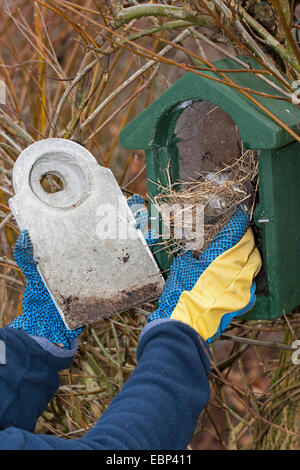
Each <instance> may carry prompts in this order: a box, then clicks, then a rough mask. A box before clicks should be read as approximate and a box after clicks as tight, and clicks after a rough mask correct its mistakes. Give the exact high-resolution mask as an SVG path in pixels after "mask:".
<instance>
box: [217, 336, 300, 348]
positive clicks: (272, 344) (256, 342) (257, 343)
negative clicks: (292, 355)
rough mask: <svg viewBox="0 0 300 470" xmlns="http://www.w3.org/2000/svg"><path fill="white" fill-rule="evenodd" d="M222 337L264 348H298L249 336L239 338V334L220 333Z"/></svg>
mask: <svg viewBox="0 0 300 470" xmlns="http://www.w3.org/2000/svg"><path fill="white" fill-rule="evenodd" d="M221 338H222V339H227V340H229V341H234V342H236V343H245V344H250V345H251V346H261V347H264V348H271V349H285V350H286V351H295V350H297V349H298V348H297V347H294V348H293V347H292V346H289V345H288V344H282V343H277V342H276V341H260V340H257V339H250V338H241V337H240V336H233V335H227V334H224V333H223V334H222V335H221Z"/></svg>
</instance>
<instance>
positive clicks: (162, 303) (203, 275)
mask: <svg viewBox="0 0 300 470" xmlns="http://www.w3.org/2000/svg"><path fill="white" fill-rule="evenodd" d="M260 268H261V259H260V255H259V252H258V250H257V248H255V243H254V237H253V233H252V230H251V228H248V217H247V216H246V215H245V213H244V211H243V209H242V208H240V207H239V208H238V209H237V211H236V212H235V214H234V215H233V216H232V218H231V219H230V221H229V222H228V223H227V224H226V225H225V226H224V227H223V229H222V230H221V231H220V232H219V233H218V234H217V235H216V236H215V238H214V239H213V240H212V242H211V243H210V245H209V247H208V248H207V249H206V250H205V251H204V252H203V253H202V254H201V255H200V256H199V257H198V259H195V258H194V257H193V255H192V252H191V251H187V252H185V253H183V254H181V255H179V256H177V257H176V259H175V261H174V262H173V265H172V267H171V270H170V273H169V277H168V279H167V281H166V284H165V286H164V289H163V292H162V294H161V296H160V299H159V302H158V308H157V310H156V311H155V312H153V313H152V314H151V315H150V316H149V317H148V320H147V321H148V322H150V321H152V320H156V319H160V318H171V319H175V320H179V321H182V322H184V323H186V324H188V325H189V326H191V327H192V328H194V329H195V330H196V331H197V332H198V333H199V334H200V336H201V337H202V338H203V339H204V340H205V341H206V342H207V343H211V342H212V341H214V340H215V339H217V338H218V336H220V334H221V333H222V332H223V331H224V330H225V329H226V328H227V327H228V325H229V323H230V321H231V320H232V318H234V317H236V316H239V315H243V314H244V313H246V312H247V311H249V310H250V309H251V308H252V307H253V306H254V304H255V301H256V296H255V283H254V281H253V279H254V277H255V276H256V274H257V273H258V271H259V270H260Z"/></svg>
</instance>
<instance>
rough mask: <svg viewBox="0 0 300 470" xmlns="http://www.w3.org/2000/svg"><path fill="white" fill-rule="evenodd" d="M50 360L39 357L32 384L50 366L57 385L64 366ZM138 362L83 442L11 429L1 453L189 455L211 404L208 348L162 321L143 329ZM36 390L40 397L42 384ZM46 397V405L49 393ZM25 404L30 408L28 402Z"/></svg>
mask: <svg viewBox="0 0 300 470" xmlns="http://www.w3.org/2000/svg"><path fill="white" fill-rule="evenodd" d="M24 336H25V335H24ZM23 340H24V341H25V338H23ZM25 342H26V341H25ZM31 342H32V341H31V340H30V343H31ZM32 346H33V345H32V344H30V347H32ZM23 347H24V343H23ZM30 347H27V348H26V354H29V358H28V360H30V357H31V354H32V355H33V356H35V355H36V354H37V353H38V348H39V346H36V347H35V346H34V348H33V349H30ZM40 349H41V348H40ZM24 352H25V351H24V350H23V353H21V354H23V355H24ZM47 354H48V355H49V353H46V352H45V354H44V352H42V351H40V355H38V354H37V357H36V359H35V360H36V361H37V362H35V363H34V364H32V365H34V366H35V367H36V366H38V367H37V371H36V372H35V376H34V377H29V380H31V379H32V378H35V379H36V378H37V376H39V377H40V378H42V375H43V378H44V379H45V378H46V374H41V373H40V372H39V371H41V366H42V368H43V367H44V366H46V368H47V369H48V368H49V366H50V363H51V366H50V368H49V371H50V369H51V368H52V370H51V373H50V375H51V377H52V380H53V383H55V384H56V380H55V376H56V375H57V369H58V365H59V360H58V359H55V358H52V359H51V358H49V357H47ZM137 359H138V366H137V368H136V369H135V371H134V372H133V373H132V375H131V377H130V379H129V380H128V381H127V383H126V384H125V385H124V387H123V389H122V391H121V392H120V393H119V394H118V395H117V396H116V397H115V398H114V400H113V401H112V402H111V404H110V406H109V408H108V409H107V411H106V412H105V413H104V414H103V415H102V417H101V418H100V420H99V421H98V422H97V424H96V425H95V427H94V428H93V429H92V430H90V431H89V432H87V433H86V434H85V436H84V437H82V438H79V439H74V440H66V439H63V438H57V437H54V436H47V435H35V434H33V433H31V432H28V431H25V430H21V429H17V428H15V427H11V428H7V429H6V430H4V431H0V449H70V450H71V449H74V450H75V449H127V450H128V449H160V450H161V449H185V448H186V446H187V444H188V442H189V441H190V439H191V438H192V436H193V432H194V429H195V426H196V424H197V419H198V417H199V414H200V412H201V410H202V409H203V408H204V406H205V405H206V403H207V401H208V398H209V383H208V372H209V360H208V352H207V348H206V345H205V344H204V342H203V341H201V339H200V337H199V335H198V334H197V333H196V332H195V331H194V330H193V329H192V328H190V327H189V326H187V325H185V324H183V323H182V322H178V321H176V320H157V321H155V322H153V323H151V324H149V325H147V326H146V328H145V329H144V331H143V333H142V335H141V339H140V341H139V346H138V349H137ZM39 373H40V375H39ZM47 380H49V379H47ZM48 383H50V382H48ZM36 385H37V387H36V392H37V394H38V387H39V386H42V384H41V383H40V382H39V379H38V380H37V381H36ZM30 387H32V384H31V385H30ZM33 389H35V387H33ZM31 390H32V388H31ZM43 393H44V398H45V399H46V397H47V392H46V391H45V392H43ZM24 400H25V401H23V405H24V406H25V408H26V406H27V402H28V396H27V397H24ZM43 404H44V402H43ZM31 411H33V410H31ZM38 411H39V410H38V409H37V410H36V416H37V414H38ZM30 419H31V418H30ZM26 429H27V428H26Z"/></svg>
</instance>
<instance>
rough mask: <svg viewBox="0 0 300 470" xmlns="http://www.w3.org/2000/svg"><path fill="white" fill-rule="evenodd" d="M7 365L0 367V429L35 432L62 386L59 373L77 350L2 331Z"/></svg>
mask: <svg viewBox="0 0 300 470" xmlns="http://www.w3.org/2000/svg"><path fill="white" fill-rule="evenodd" d="M0 340H1V341H3V342H4V344H5V350H6V354H5V355H6V364H2V365H0V429H5V428H7V427H9V426H16V427H18V428H21V429H26V430H28V431H33V430H34V427H35V423H36V420H37V418H38V417H39V416H40V415H41V414H42V413H43V411H44V410H45V408H46V406H47V404H48V402H49V401H50V400H51V398H52V396H53V395H54V394H55V392H56V390H57V388H58V386H59V377H58V372H59V371H60V370H62V369H67V368H69V367H70V365H71V363H72V359H73V354H74V350H75V349H73V350H62V349H61V348H59V347H57V346H55V345H53V344H51V343H50V342H49V341H48V340H46V339H45V338H43V339H42V338H39V341H40V344H41V345H42V346H41V345H40V344H39V343H38V342H37V341H36V340H35V339H33V338H31V337H30V336H29V335H27V334H26V333H24V332H23V331H22V330H15V329H13V328H10V327H6V328H2V329H0ZM50 351H51V352H50Z"/></svg>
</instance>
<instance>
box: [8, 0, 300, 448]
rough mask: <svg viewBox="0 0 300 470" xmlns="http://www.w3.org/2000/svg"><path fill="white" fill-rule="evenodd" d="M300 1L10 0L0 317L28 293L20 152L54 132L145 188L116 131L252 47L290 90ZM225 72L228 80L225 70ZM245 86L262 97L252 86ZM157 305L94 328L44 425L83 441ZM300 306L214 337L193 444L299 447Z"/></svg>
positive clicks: (137, 163) (266, 75)
mask: <svg viewBox="0 0 300 470" xmlns="http://www.w3.org/2000/svg"><path fill="white" fill-rule="evenodd" d="M297 3H298V2H296V1H293V0H291V1H290V0H271V1H255V0H246V1H238V0H211V1H208V0H190V1H185V2H180V1H178V2H176V1H174V2H173V1H167V0H166V1H161V2H156V1H153V2H151V3H142V2H138V1H136V0H130V1H128V2H127V1H115V0H107V1H104V0H81V1H79V0H74V1H69V0H47V2H46V1H45V2H43V1H41V0H3V2H2V8H1V10H0V74H1V79H2V80H4V81H5V83H6V103H5V104H2V105H0V326H4V325H5V324H7V323H9V322H10V321H11V320H12V319H13V318H14V316H15V315H16V314H20V313H21V301H22V295H23V290H24V278H23V276H22V275H21V273H20V271H19V269H18V268H17V267H16V265H15V263H14V261H13V254H12V248H13V245H14V243H15V240H16V237H17V234H18V227H17V225H16V223H15V221H14V219H13V217H12V215H11V213H10V210H9V207H8V199H9V198H10V197H11V196H12V195H13V187H12V182H11V173H12V167H13V164H14V161H15V160H16V158H17V157H18V155H19V154H20V152H21V151H22V150H23V149H24V148H26V147H27V146H28V145H29V144H31V143H32V142H34V141H36V140H39V139H43V138H47V137H49V136H50V137H63V138H68V139H72V140H75V141H76V142H79V143H81V144H82V145H84V146H85V147H86V148H88V149H89V150H90V151H91V152H92V153H93V155H94V156H95V157H96V158H97V160H98V162H99V163H100V164H101V165H104V166H107V167H110V168H111V169H112V171H113V172H114V175H115V177H116V178H117V180H118V182H119V184H120V186H121V187H122V188H123V189H124V190H126V191H128V192H129V193H130V192H138V193H140V194H143V195H146V193H147V186H146V173H145V160H144V154H143V152H139V151H137V152H128V151H125V150H124V149H122V148H121V147H120V145H119V134H120V131H121V130H122V129H123V128H124V126H125V125H126V124H127V123H128V122H129V121H130V120H131V119H132V118H133V117H134V116H136V115H137V114H139V113H140V112H141V111H142V110H143V109H144V108H146V107H147V106H148V105H149V104H150V103H151V102H152V101H153V100H155V99H156V98H157V97H158V96H160V95H161V93H163V92H164V91H165V90H166V89H167V88H168V87H169V86H170V85H171V84H172V83H174V81H175V80H177V79H178V78H179V77H180V76H181V75H182V74H183V73H185V72H186V71H194V73H197V74H199V75H201V74H205V70H207V68H209V69H211V68H213V69H215V67H214V65H213V63H212V62H213V61H214V60H216V59H220V58H223V57H231V58H232V57H235V56H237V55H239V56H243V59H239V63H240V66H241V69H245V70H246V69H248V70H249V65H248V62H247V58H246V55H247V54H250V55H251V56H252V57H253V58H255V60H256V61H257V63H258V64H260V65H261V66H262V67H263V69H262V71H261V72H260V78H261V79H262V80H267V81H268V82H269V81H270V78H272V77H276V78H277V80H278V81H279V82H280V87H281V92H282V95H283V96H284V98H285V99H286V100H291V93H292V92H293V91H294V90H293V88H292V86H291V83H292V82H293V81H295V80H298V79H300V50H299V47H298V44H297V31H299V23H298V21H297V17H296V14H295V12H296V8H297ZM299 17H300V14H299ZM266 51H267V52H266ZM218 73H219V79H220V81H221V82H225V83H226V84H227V85H228V86H232V81H231V80H230V79H229V77H228V74H227V73H226V71H222V70H220V71H218ZM253 73H256V72H255V71H253ZM275 90H276V91H278V87H277V89H276V87H275V88H274V93H275ZM239 92H240V93H243V94H244V95H245V96H247V97H248V99H249V100H251V101H252V102H253V103H255V104H256V105H257V106H259V107H261V105H259V103H258V102H257V100H256V96H257V94H256V93H255V90H254V92H253V93H249V90H247V89H240V90H239ZM262 111H264V112H266V110H264V109H262ZM271 117H272V119H274V120H276V121H277V122H279V124H281V125H282V126H283V127H285V128H286V126H285V125H284V124H283V123H280V121H279V120H278V118H277V117H276V116H271ZM286 130H287V131H288V132H290V133H291V134H292V135H293V136H294V138H295V139H297V140H299V137H298V135H296V134H294V133H293V131H292V130H291V129H288V128H286ZM45 184H50V185H52V186H55V184H56V183H55V181H52V182H48V183H47V182H46V183H45ZM153 308H154V306H153V305H150V304H149V305H143V308H136V309H134V310H131V311H129V312H126V313H125V314H122V315H117V316H116V317H114V318H112V319H110V320H105V321H102V322H99V323H98V324H95V325H93V326H89V327H88V328H87V329H86V330H85V332H84V334H83V335H82V337H81V341H80V347H79V351H78V353H77V354H76V358H75V361H74V364H73V366H72V368H71V370H70V371H64V372H63V373H62V374H61V386H60V388H59V391H58V393H57V395H56V396H55V398H54V399H53V400H52V402H51V403H50V404H49V406H48V408H47V410H46V411H45V413H44V414H43V416H42V417H41V418H40V420H39V422H38V424H37V429H36V432H43V433H50V434H55V435H58V436H64V437H67V438H76V437H79V436H81V435H82V434H83V433H84V432H86V430H87V429H89V428H90V427H92V426H93V425H94V423H95V422H96V421H97V419H98V418H99V417H100V416H101V414H102V412H103V411H104V410H105V408H106V407H107V406H108V404H109V403H110V401H111V399H112V398H113V396H115V395H116V394H117V393H118V392H119V390H120V389H121V387H122V385H123V383H124V382H125V381H126V379H127V378H128V377H129V375H130V373H131V371H132V370H133V369H134V367H135V366H136V359H135V349H136V346H137V342H138V336H139V332H140V330H141V329H142V327H143V325H144V323H145V317H146V315H147V313H149V312H151V311H152V310H153ZM297 312H298V311H295V312H293V314H289V315H286V316H285V317H284V318H282V319H280V320H277V321H274V322H268V321H260V322H257V321H252V322H241V321H239V322H234V323H233V325H232V327H231V329H230V330H229V331H228V332H227V334H226V335H224V336H223V338H222V340H221V341H218V342H217V343H216V344H215V345H214V346H213V347H212V352H213V356H214V362H213V368H212V373H211V388H212V394H211V400H210V404H209V406H208V407H207V408H206V410H205V411H204V412H203V413H202V415H201V417H200V420H199V423H198V427H197V430H196V433H195V436H194V438H193V440H192V442H191V443H190V448H192V449H200V448H201V449H205V448H206V449H240V448H243V449H245V448H250V449H256V448H271V449H286V448H299V447H300V445H299V442H300V440H299V437H300V418H299V416H300V415H299V413H300V409H299V405H298V401H299V395H300V373H299V367H297V366H296V365H293V363H292V361H291V354H292V350H291V346H290V344H291V342H292V341H293V340H294V339H296V338H297V335H299V333H298V332H299V331H300V330H299V328H300V313H297Z"/></svg>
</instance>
